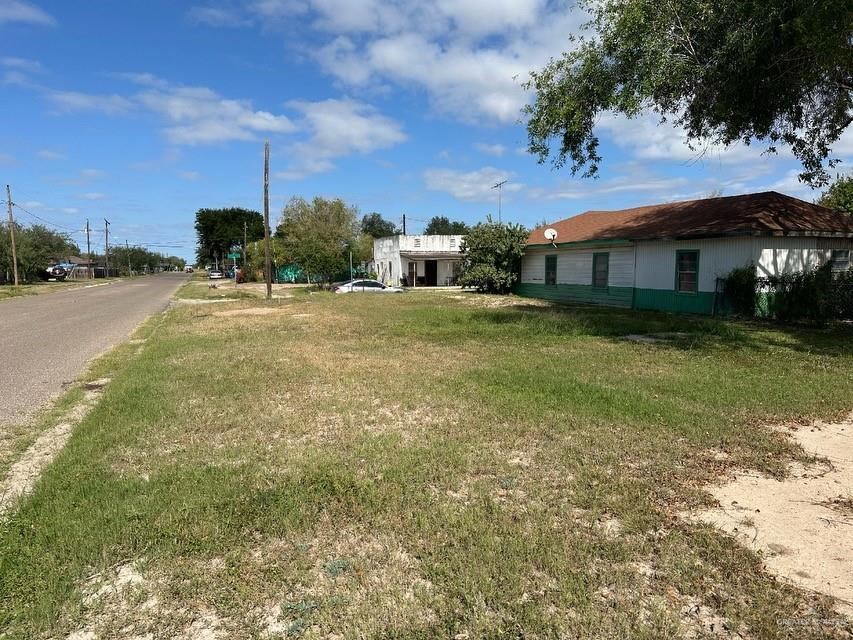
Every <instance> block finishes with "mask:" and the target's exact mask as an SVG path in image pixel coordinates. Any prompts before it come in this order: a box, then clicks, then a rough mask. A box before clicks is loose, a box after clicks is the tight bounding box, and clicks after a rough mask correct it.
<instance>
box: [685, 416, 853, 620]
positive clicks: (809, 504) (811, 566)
mask: <svg viewBox="0 0 853 640" xmlns="http://www.w3.org/2000/svg"><path fill="white" fill-rule="evenodd" d="M790 434H791V435H792V436H793V438H794V439H795V440H796V441H797V442H798V443H799V444H800V445H801V446H802V447H803V449H805V450H806V452H808V453H810V454H813V455H815V456H819V457H822V458H824V459H825V460H824V461H820V462H818V463H816V464H815V465H801V464H800V465H792V466H791V469H790V471H791V472H792V473H790V474H789V476H788V477H787V478H786V479H784V480H782V481H779V480H776V479H774V478H769V477H765V476H761V475H756V474H755V473H742V474H738V475H737V476H736V477H735V479H734V480H733V481H732V482H730V483H729V484H726V485H722V486H718V487H714V488H712V489H711V490H710V491H711V494H712V495H713V496H714V497H715V498H716V499H717V500H718V501H719V503H720V507H719V508H716V509H710V510H707V511H704V512H702V513H699V514H698V515H697V516H696V517H698V518H699V519H700V520H702V521H704V522H707V523H709V524H713V525H715V526H717V527H719V528H721V529H722V530H723V531H726V532H727V533H730V534H732V535H734V536H736V537H737V538H738V539H739V540H740V541H742V542H743V543H744V544H746V545H747V546H749V547H751V548H752V549H755V550H756V551H758V552H760V553H761V554H762V555H763V556H764V558H765V562H766V564H767V568H768V569H770V570H771V571H773V572H775V573H777V574H779V575H781V576H783V577H784V578H786V579H788V580H790V581H791V582H793V583H795V584H797V585H799V586H801V587H804V588H806V589H810V590H813V591H818V592H820V593H825V594H827V595H829V596H832V597H834V598H836V599H837V601H838V605H839V610H841V611H843V612H844V613H846V614H847V615H853V571H851V567H853V511H851V510H850V509H845V508H844V507H845V505H846V504H847V501H848V500H849V496H850V495H851V487H853V413H851V414H850V415H849V416H848V417H847V419H846V420H844V421H843V422H840V423H836V424H827V423H817V424H815V425H813V426H810V427H800V428H797V429H793V430H790Z"/></svg>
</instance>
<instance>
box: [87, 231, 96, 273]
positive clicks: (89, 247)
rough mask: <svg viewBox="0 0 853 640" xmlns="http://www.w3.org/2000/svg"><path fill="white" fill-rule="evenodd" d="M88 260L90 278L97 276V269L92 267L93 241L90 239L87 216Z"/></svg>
mask: <svg viewBox="0 0 853 640" xmlns="http://www.w3.org/2000/svg"><path fill="white" fill-rule="evenodd" d="M86 261H87V262H88V263H89V264H88V265H87V267H86V271H87V273H88V275H89V277H90V278H94V277H95V270H94V269H93V268H92V242H91V240H90V239H89V218H86Z"/></svg>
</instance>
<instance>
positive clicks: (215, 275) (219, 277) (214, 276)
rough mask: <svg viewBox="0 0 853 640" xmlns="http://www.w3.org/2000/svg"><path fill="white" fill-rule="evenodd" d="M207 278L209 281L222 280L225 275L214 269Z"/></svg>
mask: <svg viewBox="0 0 853 640" xmlns="http://www.w3.org/2000/svg"><path fill="white" fill-rule="evenodd" d="M207 277H208V278H209V279H210V280H222V279H223V278H224V277H225V274H224V273H222V272H221V271H220V270H219V269H214V270H213V271H211V272H210V273H208V274H207Z"/></svg>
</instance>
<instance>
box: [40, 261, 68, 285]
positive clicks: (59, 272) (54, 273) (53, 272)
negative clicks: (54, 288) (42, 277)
mask: <svg viewBox="0 0 853 640" xmlns="http://www.w3.org/2000/svg"><path fill="white" fill-rule="evenodd" d="M45 272H46V273H47V279H48V280H56V281H57V282H62V281H63V280H65V278H67V277H68V274H69V273H70V269H68V268H67V267H66V266H64V265H61V264H55V265H53V266H50V267H48V268H47V269H45Z"/></svg>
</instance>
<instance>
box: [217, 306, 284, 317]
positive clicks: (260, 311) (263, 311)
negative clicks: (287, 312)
mask: <svg viewBox="0 0 853 640" xmlns="http://www.w3.org/2000/svg"><path fill="white" fill-rule="evenodd" d="M282 313H284V310H283V309H276V308H274V307H248V308H246V309H229V310H228V311H216V312H214V313H213V315H215V316H217V317H220V318H233V317H235V316H271V315H277V314H278V315H280V314H282Z"/></svg>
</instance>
